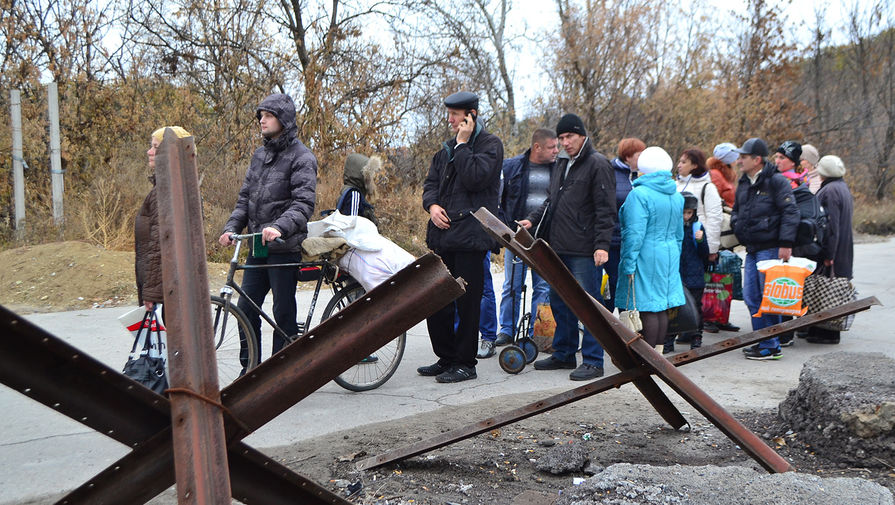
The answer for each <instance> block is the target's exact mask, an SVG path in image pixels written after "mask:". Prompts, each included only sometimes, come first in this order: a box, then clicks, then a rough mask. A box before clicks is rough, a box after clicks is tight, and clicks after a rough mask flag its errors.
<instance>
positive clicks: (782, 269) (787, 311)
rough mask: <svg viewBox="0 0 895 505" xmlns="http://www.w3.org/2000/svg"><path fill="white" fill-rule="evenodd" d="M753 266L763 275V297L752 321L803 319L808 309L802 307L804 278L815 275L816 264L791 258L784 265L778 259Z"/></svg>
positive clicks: (805, 259) (807, 260) (760, 262)
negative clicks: (777, 316) (776, 317)
mask: <svg viewBox="0 0 895 505" xmlns="http://www.w3.org/2000/svg"><path fill="white" fill-rule="evenodd" d="M755 266H756V268H758V271H759V272H762V273H764V293H763V294H762V297H761V307H759V308H758V312H756V313H755V315H754V316H752V317H761V316H763V315H764V314H780V315H784V316H804V315H805V313H806V312H807V311H808V307H802V288H803V287H804V286H805V278H806V277H808V276H809V275H811V273H812V272H814V267H815V263H814V262H813V261H811V260H809V259H807V258H790V259H789V261H787V262H785V263H784V262H783V260H779V259H776V260H765V261H759V262H758V263H756V264H755Z"/></svg>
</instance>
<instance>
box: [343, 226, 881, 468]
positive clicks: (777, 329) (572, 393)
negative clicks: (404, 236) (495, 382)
mask: <svg viewBox="0 0 895 505" xmlns="http://www.w3.org/2000/svg"><path fill="white" fill-rule="evenodd" d="M486 213H487V211H479V212H477V213H476V217H477V218H478V219H479V220H480V221H482V222H483V226H485V228H486V229H487V230H488V231H489V232H490V233H491V234H492V235H493V236H495V238H497V239H498V241H499V242H500V243H501V244H502V245H504V246H505V247H509V248H510V249H511V250H512V251H513V252H514V253H515V254H516V255H518V256H520V257H521V258H523V260H526V263H528V264H529V265H531V266H532V267H533V268H535V269H536V270H537V271H538V273H539V274H540V275H542V276H543V277H544V278H545V279H547V280H548V282H550V281H551V278H552V279H553V280H556V279H555V277H551V278H547V275H551V276H554V275H560V276H561V275H566V278H565V279H560V280H561V281H563V282H574V278H571V274H570V273H568V272H567V271H566V273H565V274H563V273H562V271H563V270H564V269H563V268H559V267H560V266H562V265H561V262H559V259H558V258H550V257H549V255H544V254H541V255H540V256H538V258H539V259H541V261H546V262H548V263H549V264H550V265H549V267H548V268H542V267H543V264H542V263H535V262H534V261H535V260H534V259H533V258H534V256H536V255H537V252H535V253H532V251H533V250H535V249H538V248H536V247H534V246H535V241H534V240H533V239H532V238H531V236H530V235H529V234H528V233H527V232H525V231H524V230H520V232H519V233H513V232H512V231H511V230H510V229H509V228H507V227H506V226H504V225H503V223H502V222H500V221H497V220H495V219H492V218H493V216H490V214H487V215H486ZM540 244H541V246H542V248H547V249H549V248H548V247H547V246H546V244H543V243H542V242H541V243H540ZM525 253H531V254H525ZM548 272H551V273H550V274H548ZM556 272H559V273H558V274H557V273H556ZM551 285H553V283H552V282H551ZM554 288H555V285H554ZM561 294H562V293H561ZM579 296H581V298H583V299H585V300H589V301H591V302H592V306H591V307H585V310H586V311H587V312H586V313H585V314H577V313H576V315H578V316H579V317H580V318H581V319H582V321H583V322H585V325H587V324H588V322H590V323H594V322H596V323H597V324H595V325H594V326H597V327H598V328H599V329H601V330H603V333H597V332H595V331H594V327H593V326H589V327H588V329H589V330H591V332H592V333H593V334H594V336H595V337H596V338H598V340H600V342H601V344H603V341H604V340H606V339H608V338H615V339H619V338H621V339H622V341H623V342H630V343H631V351H630V352H631V354H632V356H637V357H638V358H639V360H638V362H639V364H638V365H637V366H635V367H632V368H627V369H626V368H622V367H619V368H620V369H621V370H622V371H621V372H620V373H618V374H615V375H612V376H610V377H604V378H602V379H598V380H596V381H594V382H591V383H589V384H587V385H585V386H581V387H578V388H575V389H572V390H569V391H566V392H564V393H560V394H558V395H554V396H551V397H548V398H545V399H543V400H539V401H536V402H533V403H530V404H528V405H525V406H523V407H520V408H517V409H514V410H510V411H507V412H503V413H500V414H498V415H496V416H494V417H490V418H487V419H484V420H482V421H479V422H476V423H473V424H470V425H467V426H464V427H461V428H458V429H456V430H452V431H450V432H447V433H443V434H440V435H438V436H436V437H433V438H431V439H428V440H423V441H420V442H417V443H415V444H411V445H409V446H406V447H403V448H400V449H396V450H393V451H389V452H386V453H383V454H380V455H378V456H373V457H370V458H367V459H365V460H362V461H360V462H358V464H357V467H358V468H359V469H362V470H365V469H370V468H375V467H378V466H381V465H384V464H387V463H390V462H394V461H399V460H402V459H405V458H408V457H412V456H416V455H419V454H422V453H425V452H428V451H431V450H433V449H437V448H440V447H444V446H446V445H450V444H453V443H455V442H458V441H460V440H464V439H466V438H470V437H473V436H475V435H479V434H481V433H485V432H487V431H489V430H491V429H494V428H497V427H500V426H505V425H507V424H511V423H514V422H517V421H520V420H523V419H526V418H529V417H532V416H534V415H537V414H540V413H543V412H547V411H549V410H553V409H555V408H558V407H562V406H564V405H568V404H569V403H573V402H575V401H578V400H581V399H584V398H588V397H590V396H593V395H595V394H598V393H601V392H603V391H607V390H609V389H611V388H617V387H620V386H621V385H622V384H626V383H628V382H632V381H634V380H635V379H642V378H643V377H646V376H649V375H650V374H654V373H655V374H657V375H659V376H660V377H662V378H663V380H665V381H666V382H668V383H669V384H670V385H671V386H672V387H673V388H674V389H675V390H676V391H678V392H679V393H680V394H681V396H684V397H685V398H687V399H688V401H690V400H692V401H691V403H692V404H694V406H695V407H696V408H697V409H698V410H700V412H702V413H703V414H704V415H705V416H706V417H707V418H711V420H712V422H715V424H716V425H718V426H719V428H720V429H721V430H722V432H724V433H725V434H727V435H728V436H729V437H731V438H732V439H734V440H736V441H737V442H738V443H741V444H742V445H741V446H742V447H747V445H746V444H749V445H751V447H750V448H749V449H747V450H748V451H750V452H749V454H750V455H752V456H753V457H754V458H755V459H756V460H758V461H759V462H760V463H761V464H762V465H763V466H764V467H765V468H767V469H768V470H769V471H785V470H789V469H791V467H790V466H789V465H788V464H787V463H786V462H785V461H782V462H781V460H780V458H779V456H778V455H776V453H773V451H772V450H771V449H770V448H769V447H767V445H766V444H764V443H763V442H761V440H757V437H755V436H754V434H752V433H751V432H748V430H745V428H744V427H742V425H740V424H739V423H738V422H737V421H736V420H735V419H733V418H732V417H730V416H729V414H727V412H726V411H724V410H723V408H721V407H720V406H719V405H717V404H716V403H715V402H714V401H713V400H711V398H709V397H708V395H706V394H705V393H704V392H702V391H701V390H699V388H698V387H697V386H695V385H694V384H692V382H690V381H689V380H688V379H687V378H686V377H684V376H682V375H680V374H679V372H677V371H676V370H674V369H673V367H676V366H681V365H685V364H687V363H692V362H694V361H698V360H701V359H705V358H707V357H710V356H714V355H717V354H720V353H722V352H727V351H730V350H732V349H737V348H740V347H745V346H747V345H750V344H754V343H756V342H759V341H761V340H764V339H766V338H769V337H772V336H774V335H778V334H781V333H785V332H787V331H792V330H796V329H800V328H805V327H808V326H810V325H812V324H815V323H817V322H821V321H825V320H829V319H833V318H837V317H841V316H843V315H847V314H853V313H855V312H859V311H862V310H867V309H868V308H870V307H871V306H872V305H879V301H878V300H877V299H876V298H875V297H870V298H865V299H863V300H858V301H855V302H851V303H848V304H845V305H842V306H839V307H836V308H834V309H831V310H828V311H824V312H821V313H817V314H811V315H808V316H805V317H801V318H798V319H794V320H791V321H787V322H785V323H781V324H778V325H775V326H773V327H769V328H764V329H762V330H758V331H754V332H751V333H747V334H744V335H740V336H737V337H733V338H729V339H727V340H724V341H721V342H718V343H715V344H712V345H706V346H704V347H702V348H699V349H693V350H690V351H687V352H682V353H678V354H675V355H673V356H671V357H669V358H668V360H666V359H665V358H663V357H662V356H661V355H659V354H658V353H657V352H655V350H654V349H652V348H651V347H650V346H649V345H648V344H646V343H645V342H643V341H642V340H640V339H636V340H629V339H631V336H632V335H633V334H632V333H631V332H628V331H627V329H626V328H624V327H623V326H621V324H620V322H618V320H617V319H616V318H614V317H612V315H611V314H609V312H608V311H606V310H605V309H603V307H602V306H601V305H600V304H598V303H596V302H595V301H594V300H593V299H592V298H591V297H589V296H588V295H587V294H586V293H584V294H583V295H582V294H579ZM564 300H567V299H566V298H564ZM567 303H569V305H570V307H571V303H570V302H569V301H568V300H567ZM578 307H579V308H580V305H579V306H578ZM573 310H574V309H573ZM593 314H599V315H600V316H601V317H598V318H595V317H591V318H590V319H588V320H585V317H586V316H591V315H593ZM582 316H585V317H582ZM594 319H597V321H594ZM600 319H602V322H601V321H600ZM619 333H621V334H623V335H619ZM607 334H609V336H608V337H607ZM613 334H614V335H613ZM601 337H602V338H601ZM638 342H639V343H638ZM604 348H607V352H611V351H609V348H608V346H606V345H604ZM613 349H617V346H615V347H613ZM610 356H611V357H612V358H613V362H614V363H616V366H618V365H619V361H618V360H615V359H614V358H615V356H614V355H612V354H610ZM655 358H658V359H655ZM693 390H695V391H696V392H695V393H694V392H693ZM641 391H643V389H641ZM719 410H720V412H719ZM663 417H664V416H663ZM716 421H717V422H716ZM741 429H742V430H745V431H746V433H743V432H742V431H741ZM744 438H745V439H746V442H740V440H741V439H744Z"/></svg>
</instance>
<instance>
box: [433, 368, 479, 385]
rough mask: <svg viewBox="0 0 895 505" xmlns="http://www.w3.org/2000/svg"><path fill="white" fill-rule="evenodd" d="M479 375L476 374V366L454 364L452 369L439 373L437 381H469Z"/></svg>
mask: <svg viewBox="0 0 895 505" xmlns="http://www.w3.org/2000/svg"><path fill="white" fill-rule="evenodd" d="M476 377H477V375H476V374H475V368H474V367H467V366H460V365H457V366H452V367H451V369H450V370H448V371H446V372H444V373H440V374H438V376H437V377H435V381H436V382H441V383H451V382H463V381H468V380H470V379H475V378H476Z"/></svg>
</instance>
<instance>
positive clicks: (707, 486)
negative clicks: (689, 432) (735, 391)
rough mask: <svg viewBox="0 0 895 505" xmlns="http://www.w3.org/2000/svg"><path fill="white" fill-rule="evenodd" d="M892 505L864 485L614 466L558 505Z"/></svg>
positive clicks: (735, 471) (707, 469)
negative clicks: (859, 504)
mask: <svg viewBox="0 0 895 505" xmlns="http://www.w3.org/2000/svg"><path fill="white" fill-rule="evenodd" d="M719 503H723V504H725V505H754V504H759V503H786V504H787V505H841V504H843V503H861V504H865V505H870V504H873V505H892V504H893V497H892V493H891V492H890V491H889V490H888V489H886V488H885V487H883V486H880V485H879V484H876V483H875V482H871V481H868V480H864V479H856V478H842V477H836V478H821V477H816V476H814V475H809V474H803V473H798V472H784V473H777V474H767V473H765V472H761V471H758V470H755V469H753V468H750V467H746V466H728V467H719V466H680V465H676V466H668V467H658V466H652V465H632V464H629V463H618V464H615V465H611V466H609V467H608V468H606V470H604V471H603V472H602V473H600V474H597V475H596V476H594V477H591V478H589V479H587V480H586V481H584V482H583V483H582V484H579V485H577V486H572V487H569V488H566V489H564V490H563V492H562V494H561V495H560V497H559V499H558V500H557V501H556V505H573V504H574V505H598V504H599V505H668V504H677V505H717V504H719Z"/></svg>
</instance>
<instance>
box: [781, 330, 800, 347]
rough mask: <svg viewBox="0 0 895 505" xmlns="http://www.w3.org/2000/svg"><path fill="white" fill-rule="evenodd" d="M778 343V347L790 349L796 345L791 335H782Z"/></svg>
mask: <svg viewBox="0 0 895 505" xmlns="http://www.w3.org/2000/svg"><path fill="white" fill-rule="evenodd" d="M778 341H779V342H780V347H792V345H793V344H795V343H796V339H795V337H794V336H793V334H792V333H784V334H783V335H780V337H778Z"/></svg>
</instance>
